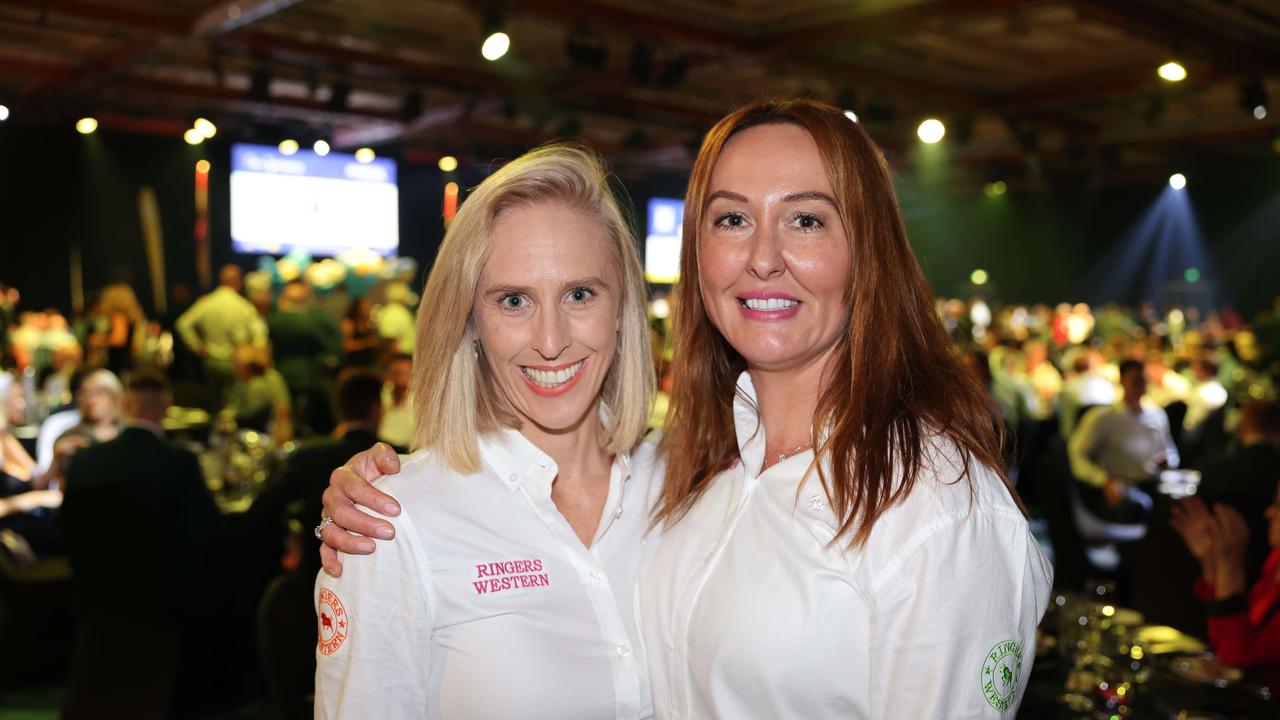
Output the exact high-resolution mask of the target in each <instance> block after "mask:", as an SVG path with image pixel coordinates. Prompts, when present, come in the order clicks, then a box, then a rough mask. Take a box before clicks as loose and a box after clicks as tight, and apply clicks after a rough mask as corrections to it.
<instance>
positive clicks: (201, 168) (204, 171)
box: [196, 160, 209, 175]
mask: <svg viewBox="0 0 1280 720" xmlns="http://www.w3.org/2000/svg"><path fill="white" fill-rule="evenodd" d="M196 172H198V173H200V174H201V175H208V174H209V161H208V160H197V161H196Z"/></svg>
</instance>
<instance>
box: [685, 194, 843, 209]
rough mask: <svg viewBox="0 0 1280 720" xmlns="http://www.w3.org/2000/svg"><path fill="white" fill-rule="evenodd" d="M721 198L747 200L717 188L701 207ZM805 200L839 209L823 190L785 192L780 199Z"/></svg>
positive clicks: (789, 200)
mask: <svg viewBox="0 0 1280 720" xmlns="http://www.w3.org/2000/svg"><path fill="white" fill-rule="evenodd" d="M722 198H723V199H725V200H732V201H733V202H740V203H745V202H748V200H747V198H746V197H745V196H743V195H739V194H738V193H736V192H732V191H730V190H717V191H715V192H713V193H711V194H710V195H708V196H707V201H706V202H705V203H703V207H706V206H707V205H710V204H711V203H712V202H713V201H715V200H719V199H722ZM806 200H821V201H823V202H826V203H828V204H830V205H831V207H833V208H836V209H839V206H838V205H836V199H835V198H833V197H831V196H830V195H828V194H826V193H824V192H818V191H817V190H806V191H804V192H795V193H787V194H786V195H783V196H782V201H783V202H787V203H794V202H804V201H806Z"/></svg>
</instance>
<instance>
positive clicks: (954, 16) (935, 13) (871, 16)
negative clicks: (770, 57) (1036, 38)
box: [764, 0, 1027, 54]
mask: <svg viewBox="0 0 1280 720" xmlns="http://www.w3.org/2000/svg"><path fill="white" fill-rule="evenodd" d="M1026 5H1027V3H1026V2H1025V1H1020V0H930V2H923V3H915V4H912V5H907V6H905V7H894V6H889V8H888V9H885V10H883V11H880V12H862V13H857V14H850V15H849V16H848V17H846V18H844V19H841V20H837V21H832V20H830V19H824V20H823V21H822V22H821V23H815V24H812V25H803V26H800V27H793V28H788V29H787V30H784V31H782V32H779V33H776V34H774V35H772V36H771V37H769V38H767V39H766V40H765V46H764V47H765V50H766V51H767V52H769V53H772V54H777V53H785V52H790V51H792V50H795V49H797V48H803V49H805V50H807V51H814V50H816V49H819V48H820V47H821V46H822V45H823V44H829V43H832V42H841V43H853V42H861V41H883V40H889V39H892V38H894V37H898V36H901V35H905V34H909V33H913V32H918V31H921V30H933V29H936V27H937V26H938V25H940V24H942V23H945V22H953V21H956V20H962V19H965V18H970V17H973V16H976V15H990V14H993V13H1004V12H1010V11H1013V10H1016V9H1018V8H1019V7H1024V6H1026Z"/></svg>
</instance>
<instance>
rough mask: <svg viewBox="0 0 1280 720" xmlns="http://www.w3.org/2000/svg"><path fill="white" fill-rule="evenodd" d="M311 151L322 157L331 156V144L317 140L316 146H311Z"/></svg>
mask: <svg viewBox="0 0 1280 720" xmlns="http://www.w3.org/2000/svg"><path fill="white" fill-rule="evenodd" d="M311 149H312V150H314V151H315V153H316V154H317V155H319V156H320V157H324V156H325V155H328V154H329V143H327V142H325V141H324V140H317V141H316V142H315V144H314V145H312V146H311Z"/></svg>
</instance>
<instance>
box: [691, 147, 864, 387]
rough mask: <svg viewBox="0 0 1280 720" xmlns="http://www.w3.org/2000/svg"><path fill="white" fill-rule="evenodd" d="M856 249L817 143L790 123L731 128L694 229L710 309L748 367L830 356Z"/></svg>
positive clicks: (845, 313) (843, 317)
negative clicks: (733, 132)
mask: <svg viewBox="0 0 1280 720" xmlns="http://www.w3.org/2000/svg"><path fill="white" fill-rule="evenodd" d="M850 255H851V252H850V247H849V240H848V236H847V233H846V232H845V228H844V224H843V222H842V221H841V219H840V215H839V213H838V211H837V208H836V202H835V193H834V192H833V190H832V188H831V182H830V180H829V179H828V178H827V172H826V168H825V167H824V165H823V162H822V158H821V156H820V154H819V152H818V146H817V144H816V143H815V142H814V141H813V138H812V137H811V136H810V135H809V133H808V132H807V131H806V130H804V129H802V128H800V127H798V126H796V125H790V124H776V125H761V126H757V127H753V128H749V129H747V130H743V131H742V132H740V133H738V134H737V135H734V136H733V137H732V138H731V139H730V140H729V141H728V142H727V143H725V146H724V149H723V150H722V151H721V153H720V157H719V158H718V159H717V160H716V164H715V168H714V169H713V170H712V173H711V180H710V184H709V185H708V188H707V202H706V206H705V211H704V212H703V217H702V221H701V225H700V227H699V228H698V271H699V278H700V280H701V287H702V301H703V304H704V305H705V306H706V309H707V314H708V315H709V316H710V318H711V321H712V322H713V323H714V324H715V326H716V328H717V329H719V330H720V333H721V334H722V335H724V337H725V339H726V340H728V342H729V344H730V345H732V346H733V348H734V349H735V350H737V351H738V353H739V354H740V355H742V357H743V358H744V359H745V360H746V361H747V364H748V366H749V367H751V368H755V369H764V370H788V369H798V368H803V367H807V366H810V365H812V364H813V363H822V362H825V360H826V358H827V357H828V356H829V354H830V353H831V351H832V349H833V348H834V347H835V345H836V343H837V341H838V340H839V338H840V336H841V334H842V333H843V332H844V330H845V328H846V325H847V323H848V319H849V307H848V304H847V302H846V301H845V284H846V282H847V278H848V274H849V263H850Z"/></svg>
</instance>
